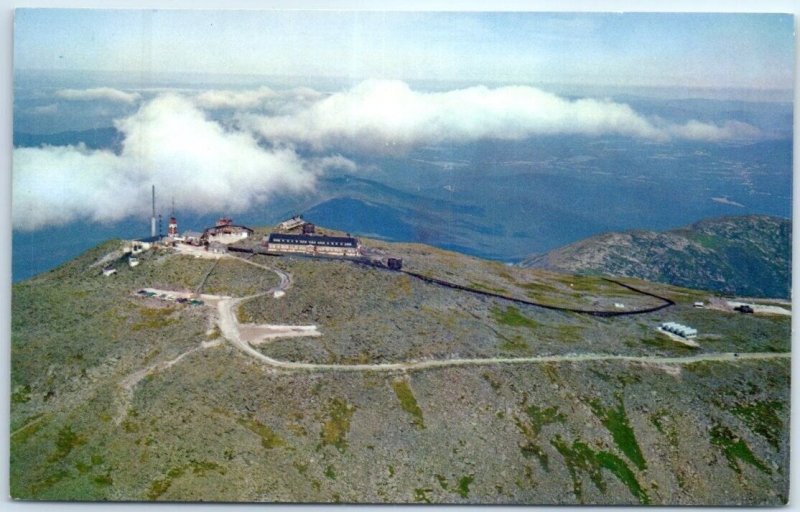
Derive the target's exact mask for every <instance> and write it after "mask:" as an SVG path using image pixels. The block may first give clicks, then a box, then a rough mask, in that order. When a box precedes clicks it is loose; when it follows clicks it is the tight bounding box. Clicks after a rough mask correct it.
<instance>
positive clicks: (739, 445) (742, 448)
mask: <svg viewBox="0 0 800 512" xmlns="http://www.w3.org/2000/svg"><path fill="white" fill-rule="evenodd" d="M711 444H713V445H715V446H719V447H720V448H721V449H722V452H723V453H724V454H725V458H726V459H728V466H729V467H730V468H731V469H732V470H734V471H736V472H737V473H739V474H741V472H742V469H741V467H739V463H738V462H736V459H739V460H742V461H744V462H747V463H748V464H750V465H751V466H755V467H756V468H758V469H759V470H761V471H762V472H764V473H767V474H770V473H771V471H770V469H769V468H768V467H767V466H766V464H764V463H763V462H762V461H761V460H759V459H758V458H757V457H756V456H755V455H753V452H752V451H750V447H749V446H747V443H745V442H744V440H743V439H741V438H739V437H737V436H736V435H734V433H733V432H731V430H730V429H729V428H727V427H724V426H722V425H719V424H715V425H714V426H713V427H711Z"/></svg>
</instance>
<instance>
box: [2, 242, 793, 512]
mask: <svg viewBox="0 0 800 512" xmlns="http://www.w3.org/2000/svg"><path fill="white" fill-rule="evenodd" d="M112 246H113V243H109V244H106V245H104V246H101V247H98V248H97V249H94V250H92V251H90V252H89V253H87V254H86V255H84V256H83V257H81V258H79V259H77V260H75V261H74V262H73V263H71V264H68V265H66V266H64V267H61V268H59V269H57V270H55V271H53V272H51V273H49V274H47V275H44V276H41V277H39V278H37V279H34V280H31V281H26V282H23V283H18V284H16V285H14V288H13V314H12V318H13V326H12V329H13V332H12V367H13V370H12V391H14V395H13V397H12V416H11V428H12V432H15V433H14V435H13V436H12V439H11V491H12V495H13V496H15V497H18V498H26V499H30V498H32V499H126V500H130V499H133V500H149V499H159V500H212V499H213V500H223V501H236V500H246V501H249V500H265V501H368V502H382V501H390V502H397V501H400V502H426V501H431V502H486V503H515V502H525V503H580V502H584V503H640V502H650V503H673V504H679V503H680V504H691V503H694V504H704V503H715V504H744V503H747V504H757V503H758V504H776V503H780V502H781V501H782V500H785V498H786V496H787V486H788V453H789V451H788V415H789V385H788V379H789V363H788V361H786V360H782V361H775V362H751V363H742V362H740V363H737V364H720V363H713V364H711V363H698V364H695V365H691V366H689V367H686V368H684V369H683V370H682V371H681V372H680V373H679V374H677V375H673V374H671V373H668V372H666V371H665V370H664V369H659V368H657V367H649V366H643V365H639V364H625V363H563V364H538V365H513V366H512V365H498V366H493V365H488V366H485V367H470V368H444V369H437V370H428V371H418V372H410V373H408V374H406V375H405V376H401V375H399V374H376V373H371V372H366V373H357V374H341V373H332V372H324V373H305V372H296V373H287V372H274V371H270V370H268V369H266V368H265V367H264V366H262V365H261V364H259V363H257V362H255V361H254V360H252V359H250V358H248V357H247V356H245V355H243V354H241V353H240V352H238V351H236V350H235V349H233V348H232V347H231V346H230V345H228V344H225V343H223V344H221V345H219V346H216V347H212V348H207V349H204V350H199V351H196V352H193V353H192V354H190V355H188V356H186V357H185V358H184V359H182V360H181V362H180V363H178V364H176V365H175V366H173V367H171V368H169V369H165V370H160V371H157V372H154V373H152V374H150V375H149V376H148V377H146V378H144V379H143V380H142V381H141V382H140V383H139V384H138V386H137V387H136V388H135V391H134V393H133V395H132V400H131V401H130V403H128V402H126V401H125V398H124V394H123V393H122V392H121V391H120V388H119V383H120V381H121V380H122V379H123V378H125V377H126V376H128V375H130V374H131V373H133V372H135V371H137V370H140V369H142V368H144V367H146V366H149V365H152V364H155V363H158V362H160V361H167V360H170V359H173V358H175V357H176V356H177V355H178V354H180V353H182V352H184V351H185V350H187V349H190V348H193V347H196V346H197V345H198V344H199V343H200V342H201V341H204V340H209V339H210V338H213V337H215V336H216V335H217V334H216V333H215V332H213V331H212V332H211V333H210V334H207V333H206V331H207V330H208V329H209V327H210V323H209V320H208V318H207V311H205V310H203V309H202V308H192V307H190V306H177V305H172V306H170V307H163V305H162V304H160V303H157V302H147V301H143V300H142V299H138V298H133V297H131V296H130V293H131V292H132V291H135V290H136V289H138V288H140V287H143V286H155V287H162V288H172V289H192V288H193V287H194V286H195V285H196V284H197V283H198V282H199V280H200V279H202V277H203V276H204V275H205V273H206V272H208V270H209V269H210V266H211V265H212V264H213V262H211V261H209V260H195V259H191V258H185V257H177V256H166V255H161V256H155V255H150V256H148V257H146V258H144V259H143V263H142V265H140V266H139V267H137V268H136V269H134V270H130V269H128V268H127V267H125V266H122V265H121V266H120V267H119V268H120V272H119V273H118V274H117V275H115V276H112V277H110V278H104V277H102V276H100V275H99V268H95V269H92V270H88V269H87V267H88V265H89V264H90V263H91V262H92V261H95V260H96V259H97V258H99V257H100V256H102V255H103V254H105V253H107V252H108V251H109V250H110V249H111V248H112ZM393 250H395V251H396V252H400V253H401V254H402V255H403V256H404V257H405V258H406V262H407V264H408V265H409V266H412V267H414V268H415V270H418V271H420V272H422V273H431V274H436V275H440V276H442V277H445V278H453V279H455V278H458V279H464V280H469V281H472V282H474V283H477V284H480V285H481V286H485V287H487V288H497V289H500V288H503V289H504V290H505V291H508V292H510V293H512V294H519V295H520V296H530V295H529V294H536V296H537V297H538V298H542V299H546V300H550V301H553V302H554V303H555V302H570V301H571V300H573V299H574V300H575V301H579V302H582V303H583V304H584V305H587V304H588V305H591V304H592V303H594V302H595V301H598V300H600V301H603V300H606V298H605V293H606V292H608V291H610V289H608V288H606V286H607V285H606V284H605V283H603V282H601V281H599V280H596V281H595V280H576V279H575V278H569V277H564V276H559V275H554V274H548V273H543V272H536V271H530V270H523V269H509V268H508V267H505V266H502V265H497V264H493V263H488V262H480V261H478V260H475V259H473V258H465V257H462V256H459V255H455V254H453V253H445V252H443V251H436V250H432V249H425V248H423V247H421V246H393ZM265 261H267V262H268V263H270V264H275V265H276V266H281V267H283V268H286V269H287V270H289V271H290V272H291V273H292V274H293V276H294V287H293V288H292V289H291V290H289V292H288V294H287V295H286V296H285V297H284V298H282V299H279V300H275V299H269V300H264V301H258V300H254V301H252V302H250V303H247V304H245V305H244V306H243V308H242V314H246V315H249V316H251V317H252V318H254V319H256V320H258V321H275V322H281V323H305V322H313V323H316V324H318V325H319V326H320V330H321V331H322V332H323V334H324V336H323V337H321V338H314V339H311V340H310V341H308V340H305V341H304V340H286V341H279V342H275V343H273V344H270V345H267V346H264V347H262V350H264V351H265V352H267V353H270V354H272V355H274V356H279V357H283V358H287V359H297V360H309V361H316V360H319V361H326V362H327V361H337V362H340V363H343V364H346V363H349V362H356V361H367V362H369V361H397V360H406V359H412V358H423V357H449V356H451V355H453V354H456V353H457V354H458V355H460V356H471V357H486V356H492V355H498V354H499V355H504V356H509V355H511V356H513V355H528V354H540V353H567V352H581V351H592V352H610V353H641V354H646V353H660V354H682V353H692V352H690V351H689V349H684V348H681V347H680V346H676V345H675V344H674V343H671V342H669V341H668V340H667V339H666V338H662V337H659V336H657V335H656V334H655V333H654V331H653V330H652V326H653V325H655V324H656V323H657V322H659V321H661V320H664V319H677V320H679V321H685V322H687V323H690V324H691V325H696V326H698V327H700V329H701V333H704V334H705V335H706V336H707V337H706V339H702V338H701V340H700V341H701V344H702V345H703V349H701V350H709V351H728V350H732V351H734V350H735V351H742V352H743V351H748V350H758V351H763V350H781V351H783V350H788V344H789V322H788V320H787V319H778V318H775V319H768V318H754V317H752V316H736V315H725V314H723V313H715V312H711V311H707V310H694V309H692V308H690V307H688V304H689V303H691V302H692V301H693V300H696V299H697V298H698V297H700V296H703V297H704V296H705V295H698V292H690V291H685V290H680V289H675V288H669V287H665V286H660V285H647V286H650V287H651V289H653V290H657V291H659V292H660V293H665V294H668V295H669V296H671V297H673V298H674V299H676V300H678V301H679V302H681V304H682V305H680V306H678V307H677V308H673V309H671V310H668V311H669V313H665V312H662V313H661V314H654V315H648V316H644V317H632V318H631V319H616V320H609V319H591V318H587V317H579V316H577V315H570V314H561V313H557V312H549V311H544V310H539V309H537V308H528V307H517V306H511V305H509V304H505V303H502V302H500V301H497V300H495V299H486V298H481V297H475V296H472V297H467V296H463V294H459V293H458V292H453V291H450V290H445V289H441V288H437V287H431V286H429V285H424V284H422V283H420V282H417V281H411V280H409V279H408V278H407V277H405V276H402V275H398V274H394V273H388V272H381V271H377V270H373V269H366V268H362V267H357V266H354V265H351V264H348V263H343V262H316V261H312V260H303V259H296V260H293V259H285V258H284V259H274V258H265ZM447 272H450V274H451V275H443V274H446V273H447ZM274 282H275V279H274V277H273V276H265V275H264V273H262V272H261V271H259V270H258V269H256V268H255V267H252V266H248V265H245V264H243V263H239V262H234V261H226V262H222V263H221V264H220V265H219V266H218V267H217V268H215V269H214V271H213V272H212V274H211V275H210V276H209V279H208V284H207V286H209V287H214V289H215V291H217V292H219V293H228V294H231V295H246V294H249V293H252V292H253V291H254V289H256V290H257V289H267V288H269V287H270V286H272V285H273V284H274ZM570 284H572V285H573V286H569V285H570ZM576 287H577V291H576ZM334 290H336V291H335V292H334ZM342 290H343V291H342ZM621 293H622V294H623V295H622V296H621V297H618V298H615V299H614V300H615V301H616V300H623V301H624V302H626V304H627V303H632V301H636V300H640V299H638V298H635V297H632V296H625V292H624V291H623V292H621ZM578 295H579V296H578ZM120 407H122V409H121V411H122V417H121V420H122V421H121V422H120V423H119V424H117V423H116V422H115V416H116V415H117V414H118V413H119V412H120ZM423 418H424V421H423ZM254 475H255V476H254Z"/></svg>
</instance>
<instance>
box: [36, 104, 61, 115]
mask: <svg viewBox="0 0 800 512" xmlns="http://www.w3.org/2000/svg"><path fill="white" fill-rule="evenodd" d="M31 112H33V113H34V114H36V115H40V116H50V115H53V114H57V113H58V105H57V104H55V103H51V104H49V105H39V106H37V107H33V108H32V109H31Z"/></svg>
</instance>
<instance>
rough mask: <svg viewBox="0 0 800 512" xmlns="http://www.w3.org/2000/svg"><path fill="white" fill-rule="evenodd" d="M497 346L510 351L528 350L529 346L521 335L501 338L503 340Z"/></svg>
mask: <svg viewBox="0 0 800 512" xmlns="http://www.w3.org/2000/svg"><path fill="white" fill-rule="evenodd" d="M498 348H499V349H500V350H507V351H510V352H520V351H525V350H528V348H529V346H528V342H527V341H525V339H524V338H523V337H522V336H514V337H513V338H511V339H508V338H503V342H502V343H500V345H498Z"/></svg>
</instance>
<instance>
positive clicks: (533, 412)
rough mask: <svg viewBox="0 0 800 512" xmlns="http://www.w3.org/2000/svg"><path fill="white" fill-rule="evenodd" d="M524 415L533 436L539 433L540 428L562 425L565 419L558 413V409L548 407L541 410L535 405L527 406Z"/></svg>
mask: <svg viewBox="0 0 800 512" xmlns="http://www.w3.org/2000/svg"><path fill="white" fill-rule="evenodd" d="M525 414H527V415H528V418H529V419H530V425H531V428H532V429H533V432H534V433H535V434H537V435H538V434H539V432H541V430H542V427H543V426H545V425H548V424H550V423H564V420H565V417H564V415H563V414H562V413H560V412H558V407H556V406H553V407H548V408H547V409H542V408H541V407H538V406H536V405H529V406H528V407H526V408H525Z"/></svg>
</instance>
